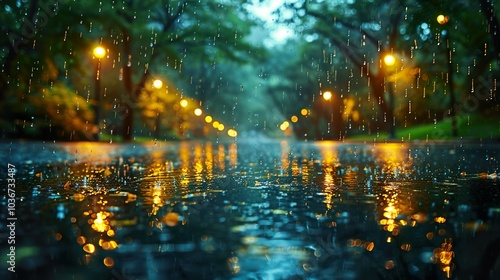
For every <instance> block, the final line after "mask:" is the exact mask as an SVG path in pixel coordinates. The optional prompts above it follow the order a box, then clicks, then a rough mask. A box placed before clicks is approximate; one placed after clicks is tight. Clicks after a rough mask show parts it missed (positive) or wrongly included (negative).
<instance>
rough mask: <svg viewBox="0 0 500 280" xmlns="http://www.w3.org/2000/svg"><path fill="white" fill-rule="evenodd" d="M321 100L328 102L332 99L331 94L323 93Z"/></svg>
mask: <svg viewBox="0 0 500 280" xmlns="http://www.w3.org/2000/svg"><path fill="white" fill-rule="evenodd" d="M323 99H325V100H326V101H330V100H331V99H332V92H331V91H325V92H323Z"/></svg>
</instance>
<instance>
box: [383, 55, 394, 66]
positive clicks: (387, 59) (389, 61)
mask: <svg viewBox="0 0 500 280" xmlns="http://www.w3.org/2000/svg"><path fill="white" fill-rule="evenodd" d="M384 63H385V65H387V66H393V65H394V64H395V63H396V58H395V57H394V56H393V55H392V54H388V55H386V56H384Z"/></svg>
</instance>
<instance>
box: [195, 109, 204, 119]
mask: <svg viewBox="0 0 500 280" xmlns="http://www.w3.org/2000/svg"><path fill="white" fill-rule="evenodd" d="M194 114H195V115H196V116H197V117H199V116H201V114H203V110H201V109H200V108H196V109H194Z"/></svg>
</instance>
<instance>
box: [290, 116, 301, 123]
mask: <svg viewBox="0 0 500 280" xmlns="http://www.w3.org/2000/svg"><path fill="white" fill-rule="evenodd" d="M290 120H291V121H292V122H293V123H296V122H298V121H299V118H298V117H297V116H292V117H291V118H290Z"/></svg>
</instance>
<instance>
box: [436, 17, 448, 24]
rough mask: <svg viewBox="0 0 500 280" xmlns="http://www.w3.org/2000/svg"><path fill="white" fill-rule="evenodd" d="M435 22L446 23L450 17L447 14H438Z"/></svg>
mask: <svg viewBox="0 0 500 280" xmlns="http://www.w3.org/2000/svg"><path fill="white" fill-rule="evenodd" d="M436 19H437V22H438V23H439V24H446V23H447V22H448V20H450V18H449V17H448V16H445V15H439V16H437V18H436Z"/></svg>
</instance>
